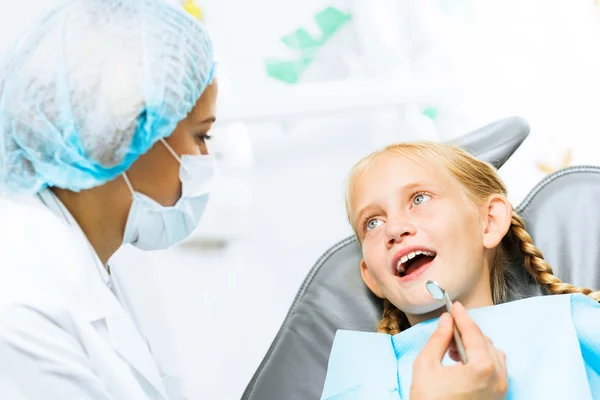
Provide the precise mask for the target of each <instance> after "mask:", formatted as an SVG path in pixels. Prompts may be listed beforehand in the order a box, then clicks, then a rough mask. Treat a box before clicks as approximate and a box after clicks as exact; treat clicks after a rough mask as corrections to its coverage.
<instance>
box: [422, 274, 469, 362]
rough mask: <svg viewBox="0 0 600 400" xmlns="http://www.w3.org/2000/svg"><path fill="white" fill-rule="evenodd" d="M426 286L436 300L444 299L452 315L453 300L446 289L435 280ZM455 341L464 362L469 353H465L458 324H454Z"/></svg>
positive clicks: (428, 282)
mask: <svg viewBox="0 0 600 400" xmlns="http://www.w3.org/2000/svg"><path fill="white" fill-rule="evenodd" d="M425 287H427V291H428V292H429V294H430V295H431V297H433V298H434V299H436V300H440V301H444V303H445V305H446V310H447V311H448V313H449V314H450V316H452V302H451V301H450V297H448V294H447V293H446V291H445V290H444V289H442V287H441V286H440V285H438V284H437V283H435V282H434V281H427V283H426V284H425ZM454 342H455V343H456V349H457V350H458V355H459V356H460V360H461V361H462V363H463V364H464V363H466V362H467V355H466V353H465V346H464V345H463V342H462V338H461V337H460V332H459V331H458V328H457V327H456V324H454Z"/></svg>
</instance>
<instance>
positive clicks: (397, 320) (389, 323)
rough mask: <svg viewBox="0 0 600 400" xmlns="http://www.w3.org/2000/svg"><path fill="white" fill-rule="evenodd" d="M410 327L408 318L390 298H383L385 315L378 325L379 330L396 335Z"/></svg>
mask: <svg viewBox="0 0 600 400" xmlns="http://www.w3.org/2000/svg"><path fill="white" fill-rule="evenodd" d="M409 327H410V324H409V322H408V318H406V315H405V314H404V313H403V312H402V311H400V310H399V309H398V308H396V306H394V305H393V304H392V303H391V302H390V301H389V300H388V299H385V300H383V315H382V316H381V320H380V321H379V325H377V332H379V333H387V334H388V335H395V334H397V333H400V332H402V331H403V330H404V329H407V328H409Z"/></svg>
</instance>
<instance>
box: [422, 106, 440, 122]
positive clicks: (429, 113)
mask: <svg viewBox="0 0 600 400" xmlns="http://www.w3.org/2000/svg"><path fill="white" fill-rule="evenodd" d="M423 114H424V115H426V116H427V117H429V118H430V119H431V120H433V121H435V120H436V118H437V117H438V111H437V110H436V109H435V108H433V107H429V108H426V109H425V111H423Z"/></svg>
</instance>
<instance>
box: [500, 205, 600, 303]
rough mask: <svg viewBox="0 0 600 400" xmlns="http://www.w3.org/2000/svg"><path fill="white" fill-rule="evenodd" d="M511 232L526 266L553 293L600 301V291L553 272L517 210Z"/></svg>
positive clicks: (539, 282) (536, 279)
mask: <svg viewBox="0 0 600 400" xmlns="http://www.w3.org/2000/svg"><path fill="white" fill-rule="evenodd" d="M510 233H512V236H513V237H514V239H515V241H516V243H518V246H519V249H520V250H521V253H522V254H523V259H524V262H525V268H526V270H527V272H529V274H531V276H532V277H533V278H534V279H535V281H536V282H537V283H538V284H539V285H541V286H543V287H544V288H546V289H547V290H548V291H549V292H550V293H552V294H566V293H582V294H585V295H586V296H589V297H591V298H592V299H594V300H596V301H598V302H600V291H593V290H591V289H587V288H580V287H576V286H573V285H571V284H570V283H565V282H563V281H561V280H560V279H559V278H558V277H556V276H555V275H554V273H553V272H552V267H551V266H550V264H548V263H547V262H546V260H544V256H543V255H542V252H541V251H540V250H539V249H538V248H537V247H536V246H535V245H534V244H533V241H532V240H531V236H530V235H529V233H527V231H526V230H525V223H524V222H523V219H522V218H521V217H520V216H519V215H518V214H517V213H516V212H515V211H513V213H512V221H511V224H510Z"/></svg>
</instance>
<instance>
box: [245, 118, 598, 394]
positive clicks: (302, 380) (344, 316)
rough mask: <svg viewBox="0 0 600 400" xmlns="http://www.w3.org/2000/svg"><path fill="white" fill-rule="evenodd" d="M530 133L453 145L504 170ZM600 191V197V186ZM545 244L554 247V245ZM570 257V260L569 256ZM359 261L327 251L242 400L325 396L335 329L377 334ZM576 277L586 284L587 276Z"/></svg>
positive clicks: (483, 132) (376, 311) (338, 249)
mask: <svg viewBox="0 0 600 400" xmlns="http://www.w3.org/2000/svg"><path fill="white" fill-rule="evenodd" d="M528 134H529V125H528V124H527V122H526V121H524V120H523V119H521V118H508V119H505V120H502V121H499V122H496V123H493V124H491V125H488V126H486V127H484V128H481V129H479V130H477V131H475V132H472V133H470V134H467V135H465V136H462V137H460V138H458V139H457V140H454V141H452V142H450V143H452V144H454V145H457V146H460V147H462V148H464V149H466V150H467V151H469V152H471V153H472V154H473V155H475V156H477V157H478V158H480V159H482V160H484V161H487V162H490V163H492V164H493V165H494V166H495V167H496V168H500V167H501V166H502V164H503V163H504V162H505V161H506V160H507V159H508V158H509V157H510V156H511V155H512V154H513V153H514V151H515V150H516V149H517V148H518V147H519V146H520V145H521V143H522V142H523V140H525V138H526V137H527V135H528ZM540 185H542V184H540ZM550 186H552V185H550ZM545 190H546V191H548V189H545ZM598 192H599V194H600V185H599V189H598ZM553 193H555V195H554V197H556V196H562V198H563V201H564V200H565V199H564V196H563V195H561V194H560V191H559V190H554V191H553ZM569 193H572V192H569ZM528 199H529V200H527V202H528V203H530V204H532V205H534V207H533V208H528V210H534V209H535V210H537V209H539V208H540V207H542V208H543V209H544V212H545V213H546V214H545V215H549V214H548V213H549V212H551V210H552V209H554V208H553V207H556V204H555V203H556V202H554V203H552V204H547V205H545V206H544V205H543V204H546V203H547V201H548V198H547V196H541V197H540V196H535V195H534V192H532V194H531V195H530V196H529V197H528ZM574 200H577V199H574ZM553 204H554V205H553ZM561 204H564V203H561ZM590 204H591V203H590ZM561 211H564V210H561ZM531 212H534V213H535V211H531ZM553 221H555V225H551V224H552V221H550V218H546V219H545V221H542V220H541V219H540V220H539V221H537V224H539V225H538V226H540V229H542V231H543V229H549V226H548V224H550V225H551V226H553V229H554V232H559V231H556V229H560V228H559V227H560V225H558V221H559V220H553ZM566 222H568V221H565V223H566ZM569 223H570V222H569ZM533 225H534V226H535V223H534V224H533ZM547 232H551V231H547ZM559 236H561V235H560V234H556V235H554V236H553V239H554V242H552V243H559V240H560V239H559ZM596 237H597V238H600V236H596ZM546 244H547V245H548V246H550V245H551V244H550V243H549V242H547V243H546ZM577 248H578V249H579V248H580V247H577ZM577 256H578V257H579V255H577ZM565 257H566V258H569V256H568V255H566V256H565ZM581 257H584V256H581ZM563 258H564V257H563ZM360 260H361V250H360V247H359V245H358V244H357V242H356V241H355V239H354V238H353V237H350V238H347V239H344V240H342V241H341V242H339V243H338V244H336V245H334V246H333V247H332V248H330V249H329V250H327V252H325V254H323V256H322V257H321V258H320V259H319V260H318V261H317V263H316V265H315V266H314V267H313V269H312V270H311V271H310V272H309V274H308V276H307V277H306V279H305V281H304V283H303V284H302V286H301V288H300V290H299V292H298V294H297V295H296V298H295V300H294V303H293V305H292V307H291V308H290V311H289V312H288V315H287V317H286V319H285V321H284V323H283V325H282V327H281V329H280V330H279V333H278V334H277V336H276V338H275V340H274V341H273V343H272V345H271V347H270V349H269V351H268V352H267V355H266V356H265V358H264V359H263V361H262V363H261V365H260V366H259V368H258V370H257V371H256V373H255V374H254V377H253V378H252V380H251V381H250V384H249V385H248V387H247V388H246V391H245V392H244V395H243V396H242V399H243V400H281V399H285V400H310V399H319V398H320V395H321V391H322V388H323V384H324V382H325V374H326V370H327V361H328V359H329V352H330V349H331V345H332V343H333V338H334V336H335V333H336V331H337V330H338V329H349V330H361V331H373V330H374V329H375V327H376V326H377V323H378V321H379V318H380V316H381V311H382V307H381V300H379V299H377V298H376V297H375V296H373V295H372V293H371V292H370V291H369V289H368V288H367V287H366V286H365V284H364V283H363V281H362V279H361V277H360V270H359V263H360ZM559 261H561V262H562V261H565V260H564V259H559ZM563 265H567V264H566V263H563ZM569 278H570V276H569ZM577 278H581V280H582V281H586V280H585V278H586V276H583V275H582V276H581V277H579V276H577ZM536 289H537V288H536V287H535V286H532V282H529V281H527V280H523V283H522V284H521V286H520V287H519V289H518V292H519V293H524V295H530V294H533V293H536Z"/></svg>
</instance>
